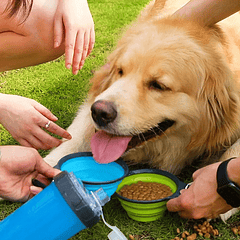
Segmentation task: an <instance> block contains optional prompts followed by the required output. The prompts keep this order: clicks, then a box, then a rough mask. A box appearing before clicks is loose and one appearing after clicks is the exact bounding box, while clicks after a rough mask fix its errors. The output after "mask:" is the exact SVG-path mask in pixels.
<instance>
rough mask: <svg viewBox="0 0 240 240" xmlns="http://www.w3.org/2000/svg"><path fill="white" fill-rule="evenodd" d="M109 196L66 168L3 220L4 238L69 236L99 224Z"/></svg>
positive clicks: (0, 228)
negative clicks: (84, 182) (103, 207)
mask: <svg viewBox="0 0 240 240" xmlns="http://www.w3.org/2000/svg"><path fill="white" fill-rule="evenodd" d="M109 200H110V198H109V197H108V196H107V194H106V193H105V192H104V191H103V189H102V188H100V189H98V190H97V191H95V192H89V191H88V190H86V189H85V187H84V185H83V184H82V181H81V180H80V179H77V178H76V177H75V175H74V174H73V173H68V172H66V171H63V172H61V173H60V174H58V175H57V176H55V177H54V181H53V182H52V183H51V184H50V185H49V186H47V187H46V188H45V189H44V190H43V191H41V192H40V193H39V194H37V195H36V196H35V197H33V198H32V199H31V200H29V201H28V202H26V203H25V204H23V205H22V206H21V207H20V208H18V209H17V210H16V211H15V212H13V213H12V214H11V215H9V216H8V217H7V218H5V219H4V220H3V221H1V222H0V239H1V240H13V239H18V240H23V239H24V240H32V239H35V240H43V239H48V240H53V239H61V240H65V239H69V238H71V237H72V236H74V235H75V234H76V233H78V232H80V231H81V230H83V229H85V228H90V227H92V226H93V225H94V224H96V223H97V222H98V221H99V220H100V216H101V215H102V206H103V205H104V204H105V203H107V202H108V201H109Z"/></svg>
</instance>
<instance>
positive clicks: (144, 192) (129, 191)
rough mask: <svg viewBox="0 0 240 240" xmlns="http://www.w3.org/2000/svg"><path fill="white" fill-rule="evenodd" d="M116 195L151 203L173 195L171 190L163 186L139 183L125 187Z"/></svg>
mask: <svg viewBox="0 0 240 240" xmlns="http://www.w3.org/2000/svg"><path fill="white" fill-rule="evenodd" d="M118 194H120V195H121V196H123V197H125V198H128V199H133V200H139V201H151V200H157V199H162V198H165V197H168V196H170V195H172V194H173V193H172V190H171V188H170V187H169V186H167V185H165V184H161V183H156V182H142V181H139V182H137V183H133V184H131V185H125V186H124V187H123V188H122V189H121V190H120V191H119V192H118Z"/></svg>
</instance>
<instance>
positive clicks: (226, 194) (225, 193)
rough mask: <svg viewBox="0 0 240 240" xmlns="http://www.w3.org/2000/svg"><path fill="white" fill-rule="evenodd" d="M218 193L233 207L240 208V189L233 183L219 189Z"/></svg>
mask: <svg viewBox="0 0 240 240" xmlns="http://www.w3.org/2000/svg"><path fill="white" fill-rule="evenodd" d="M217 192H218V193H219V195H220V196H221V197H222V198H224V199H225V200H226V202H227V203H228V204H229V205H231V206H232V207H239V206H240V189H239V188H238V187H237V186H236V185H234V184H233V183H228V184H227V185H224V186H221V187H219V188H218V190H217Z"/></svg>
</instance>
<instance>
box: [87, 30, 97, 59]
mask: <svg viewBox="0 0 240 240" xmlns="http://www.w3.org/2000/svg"><path fill="white" fill-rule="evenodd" d="M94 44H95V30H94V28H92V29H91V30H90V41H89V48H88V53H87V56H88V55H89V54H90V53H91V52H92V50H93V47H94Z"/></svg>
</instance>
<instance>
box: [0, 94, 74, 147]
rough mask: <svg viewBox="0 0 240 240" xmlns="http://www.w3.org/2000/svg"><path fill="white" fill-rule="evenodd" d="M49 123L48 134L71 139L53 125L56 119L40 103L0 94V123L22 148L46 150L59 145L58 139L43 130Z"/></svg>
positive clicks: (65, 132) (64, 131)
mask: <svg viewBox="0 0 240 240" xmlns="http://www.w3.org/2000/svg"><path fill="white" fill-rule="evenodd" d="M49 121H51V122H50V125H49V127H48V128H47V130H48V131H49V132H51V133H54V134H56V135H58V136H60V137H63V138H66V139H71V135H70V134H69V133H68V132H67V131H66V130H64V129H63V128H61V127H59V126H58V125H57V124H55V123H54V122H55V121H57V117H55V116H54V115H53V114H52V113H51V112H50V111H49V110H48V109H47V108H45V107H44V106H43V105H41V104H40V103H38V102H36V101H34V100H32V99H29V98H25V97H21V96H16V95H8V94H0V123H1V124H2V125H3V126H4V127H5V128H6V129H7V130H8V131H9V133H10V134H11V135H12V136H13V138H14V139H16V140H17V141H18V142H19V143H20V144H21V145H22V146H26V147H34V148H36V149H44V150H47V149H50V148H53V147H57V146H58V145H60V144H61V142H62V141H61V140H60V139H57V138H55V137H53V136H51V135H49V134H48V133H47V132H46V131H44V130H43V128H46V124H47V123H48V122H49Z"/></svg>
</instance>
